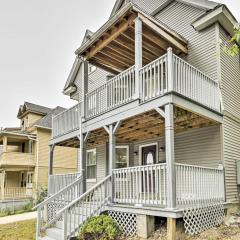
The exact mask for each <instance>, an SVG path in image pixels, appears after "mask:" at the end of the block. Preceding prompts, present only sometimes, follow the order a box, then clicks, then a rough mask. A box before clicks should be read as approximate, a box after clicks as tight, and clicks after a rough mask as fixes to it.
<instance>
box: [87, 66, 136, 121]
mask: <svg viewBox="0 0 240 240" xmlns="http://www.w3.org/2000/svg"><path fill="white" fill-rule="evenodd" d="M134 94H135V67H134V66H133V67H131V68H129V69H127V70H126V71H124V72H122V73H120V74H119V75H117V76H116V77H114V78H112V79H111V80H109V81H108V82H107V83H105V84H104V85H102V86H101V87H99V88H97V89H95V90H93V91H91V92H89V93H87V94H86V117H87V118H92V117H95V116H97V115H99V114H102V113H104V112H107V111H109V110H112V109H114V108H117V107H118V106H120V105H122V104H125V103H128V102H130V101H131V100H132V99H133V98H134Z"/></svg>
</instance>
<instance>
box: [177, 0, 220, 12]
mask: <svg viewBox="0 0 240 240" xmlns="http://www.w3.org/2000/svg"><path fill="white" fill-rule="evenodd" d="M177 2H181V3H185V4H187V5H189V6H193V7H196V8H199V9H204V10H210V9H214V8H215V7H217V6H218V5H219V3H216V2H212V1H208V0H177Z"/></svg>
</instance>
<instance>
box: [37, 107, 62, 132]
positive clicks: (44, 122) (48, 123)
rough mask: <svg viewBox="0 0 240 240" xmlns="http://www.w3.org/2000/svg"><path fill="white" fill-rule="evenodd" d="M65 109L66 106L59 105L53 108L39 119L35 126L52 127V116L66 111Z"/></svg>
mask: <svg viewBox="0 0 240 240" xmlns="http://www.w3.org/2000/svg"><path fill="white" fill-rule="evenodd" d="M65 110H66V109H65V108H63V107H59V106H58V107H56V108H54V109H52V110H51V111H50V112H49V113H48V114H47V115H46V116H45V117H43V118H41V119H40V120H38V121H37V122H36V123H35V124H34V126H36V127H40V128H48V129H51V128H52V117H53V116H55V115H58V114H59V113H61V112H63V111H65Z"/></svg>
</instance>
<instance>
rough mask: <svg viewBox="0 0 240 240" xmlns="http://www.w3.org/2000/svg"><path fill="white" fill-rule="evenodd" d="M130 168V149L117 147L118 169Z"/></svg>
mask: <svg viewBox="0 0 240 240" xmlns="http://www.w3.org/2000/svg"><path fill="white" fill-rule="evenodd" d="M128 166H129V147H128V146H117V147H116V168H126V167H128Z"/></svg>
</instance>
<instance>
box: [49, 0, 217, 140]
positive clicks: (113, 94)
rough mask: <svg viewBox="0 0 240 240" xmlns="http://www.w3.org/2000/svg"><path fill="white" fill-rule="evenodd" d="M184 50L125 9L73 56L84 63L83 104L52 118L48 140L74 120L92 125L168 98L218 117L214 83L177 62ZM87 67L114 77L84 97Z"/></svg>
mask: <svg viewBox="0 0 240 240" xmlns="http://www.w3.org/2000/svg"><path fill="white" fill-rule="evenodd" d="M187 45H188V42H187V41H186V40H185V39H184V38H183V37H181V36H180V35H179V34H178V33H176V32H174V31H172V30H171V29H169V28H167V27H166V26H165V25H163V24H161V23H160V22H158V21H157V20H156V19H155V18H153V17H151V16H149V15H147V14H146V13H144V12H142V11H141V10H139V9H138V8H136V7H135V6H132V5H131V4H126V6H125V7H123V8H122V9H121V10H120V11H119V12H118V14H116V15H115V16H114V17H113V18H111V19H110V20H109V21H108V22H107V23H106V24H104V25H103V26H102V27H101V28H100V29H99V30H98V31H97V32H96V33H95V34H94V35H93V36H92V37H91V39H90V40H89V41H87V42H86V43H84V44H83V45H82V46H81V47H80V48H79V49H78V50H77V51H76V54H77V55H78V56H81V58H82V59H83V60H84V63H83V67H82V73H81V74H82V75H81V76H84V77H83V78H84V79H83V86H82V90H83V96H84V97H83V98H82V99H83V101H82V102H81V103H79V104H78V105H76V106H74V107H73V108H71V109H69V110H67V111H65V112H63V113H61V114H59V115H57V116H55V117H54V118H53V138H54V139H56V138H59V137H61V136H63V135H65V134H70V136H71V133H72V132H76V130H78V129H79V124H80V121H81V119H80V116H81V117H82V118H83V120H84V122H85V125H86V124H87V123H91V124H92V125H93V124H96V122H101V119H103V118H101V116H103V115H104V116H106V118H109V116H110V115H111V114H112V115H114V114H115V115H116V114H117V113H119V112H121V111H123V108H124V106H129V108H127V107H125V108H124V110H125V111H131V109H133V108H131V107H130V105H131V106H134V107H140V106H141V107H143V108H142V109H143V110H144V111H146V110H148V108H149V110H151V109H150V108H151V107H153V104H151V103H152V102H154V101H155V102H156V100H159V99H164V98H165V99H166V101H168V102H169V101H173V100H172V98H171V96H172V95H175V96H177V97H180V98H181V99H184V100H185V101H189V102H191V103H194V104H197V105H199V106H201V107H203V108H205V109H207V110H208V111H211V112H214V113H220V112H221V93H220V89H219V85H218V82H216V81H214V80H213V79H211V78H210V77H209V76H207V75H206V74H204V73H203V72H201V71H200V70H198V69H196V68H195V67H194V66H192V65H190V64H189V63H187V62H186V61H184V60H183V58H184V56H186V55H187V54H188V50H187ZM88 62H89V63H91V64H93V65H95V66H97V67H100V68H102V69H105V70H107V71H109V72H111V73H114V74H115V77H113V78H112V79H110V80H108V81H107V82H106V83H105V84H103V85H102V86H100V87H98V88H96V89H94V90H92V91H90V92H88V91H87V89H88V74H87V70H86V69H87V68H86V65H87V63H88ZM167 96H168V97H169V96H170V97H169V98H168V99H167V98H166V97H167ZM177 104H178V105H181V103H180V101H179V102H178V103H177ZM156 107H159V105H158V106H156ZM182 107H183V108H184V107H185V108H186V106H182ZM119 117H121V116H119ZM105 124H106V122H105ZM98 125H99V124H98Z"/></svg>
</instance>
